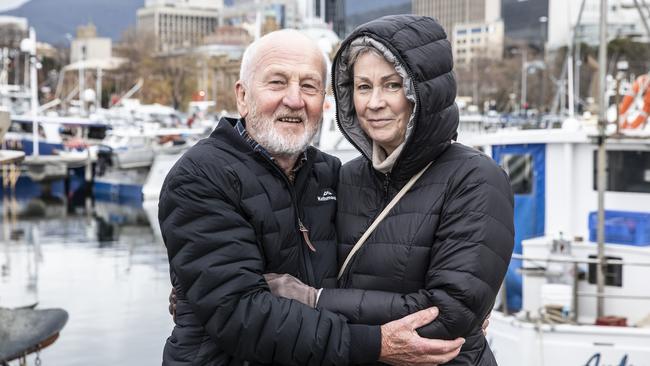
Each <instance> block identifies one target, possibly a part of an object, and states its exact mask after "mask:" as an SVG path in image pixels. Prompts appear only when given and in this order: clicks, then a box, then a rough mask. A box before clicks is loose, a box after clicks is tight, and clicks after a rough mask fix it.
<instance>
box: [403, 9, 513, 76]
mask: <svg viewBox="0 0 650 366" xmlns="http://www.w3.org/2000/svg"><path fill="white" fill-rule="evenodd" d="M412 7H413V13H414V14H418V15H427V16H430V17H433V18H436V19H437V20H438V21H439V22H440V24H441V25H442V26H443V27H444V28H445V30H446V31H447V35H448V37H449V40H450V42H451V44H452V49H453V51H454V59H455V63H456V64H457V65H458V66H466V65H470V64H472V62H473V61H474V60H476V59H478V58H482V59H492V60H499V59H501V58H502V56H503V37H504V26H503V21H502V20H501V3H500V0H413V2H412Z"/></svg>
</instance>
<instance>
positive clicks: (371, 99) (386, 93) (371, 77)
mask: <svg viewBox="0 0 650 366" xmlns="http://www.w3.org/2000/svg"><path fill="white" fill-rule="evenodd" d="M353 72H354V84H353V88H354V92H353V99H354V108H355V110H356V112H357V118H358V119H359V124H360V125H361V129H363V131H364V132H365V133H366V134H367V135H368V136H369V137H370V138H371V139H372V140H373V141H375V142H376V143H377V144H379V146H381V147H382V148H383V149H384V150H386V153H388V154H390V153H392V152H393V150H395V148H397V147H398V146H399V145H400V144H401V143H402V142H403V141H404V136H405V134H406V124H407V123H408V120H409V117H410V116H411V112H412V111H413V106H412V104H411V103H410V102H409V100H408V99H406V96H405V95H404V86H403V80H402V77H401V76H400V75H399V74H398V73H397V71H395V68H394V67H393V65H392V64H391V63H389V62H388V61H386V59H384V57H383V56H379V55H377V54H375V53H373V52H366V53H364V54H362V55H360V56H359V58H358V59H357V62H356V63H355V64H354V70H353Z"/></svg>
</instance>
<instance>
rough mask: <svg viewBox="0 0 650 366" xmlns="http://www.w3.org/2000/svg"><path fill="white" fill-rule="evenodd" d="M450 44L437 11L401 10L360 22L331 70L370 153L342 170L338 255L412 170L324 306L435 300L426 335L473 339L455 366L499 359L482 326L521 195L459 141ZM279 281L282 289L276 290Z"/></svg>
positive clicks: (384, 308) (355, 311)
mask: <svg viewBox="0 0 650 366" xmlns="http://www.w3.org/2000/svg"><path fill="white" fill-rule="evenodd" d="M452 68H453V60H452V53H451V46H450V44H449V41H448V40H447V37H446V34H445V31H444V30H443V28H442V27H441V26H440V25H439V24H438V23H437V22H436V21H435V20H433V19H431V18H428V17H419V16H410V15H399V16H388V17H384V18H380V19H377V20H374V21H372V22H369V23H367V24H364V25H362V26H360V27H359V28H357V29H356V30H355V31H354V32H353V33H352V34H351V35H350V36H349V37H347V38H346V40H345V41H344V42H343V44H342V46H341V48H340V50H339V51H338V53H337V55H336V57H335V59H334V64H333V66H332V73H333V88H334V95H335V98H336V102H337V118H338V123H339V128H340V129H341V131H342V132H343V134H344V135H345V136H346V138H347V139H348V140H349V141H350V142H351V143H352V144H353V145H354V146H355V147H356V148H357V149H358V150H359V151H360V152H361V154H362V156H361V157H359V158H357V159H355V160H353V161H351V162H349V163H347V164H346V165H344V166H343V167H342V169H341V176H340V180H339V186H338V200H337V201H338V211H337V232H338V241H339V247H338V259H339V265H341V264H343V263H344V262H345V260H346V257H347V256H348V254H349V253H350V251H351V249H352V247H353V246H354V244H355V243H356V242H357V240H359V238H360V237H361V236H362V235H363V233H364V232H365V231H366V229H367V228H368V227H369V226H370V224H371V223H372V222H373V221H374V219H375V217H376V216H377V215H379V213H380V212H381V211H382V210H383V208H384V207H385V206H386V205H387V204H388V203H389V202H390V201H391V200H392V198H393V197H394V196H395V195H396V194H397V192H399V190H400V189H401V188H402V187H403V186H404V185H405V184H406V183H407V182H408V181H409V180H410V178H411V177H412V176H414V175H415V174H417V173H418V172H419V171H421V170H422V169H423V168H424V167H425V166H427V164H429V163H430V162H432V164H431V165H430V166H429V167H428V169H427V170H425V171H424V173H423V175H422V176H421V177H420V178H419V180H417V182H416V183H415V185H414V186H413V187H412V188H411V189H410V190H409V191H408V192H407V193H406V195H405V196H404V197H402V199H401V200H400V201H399V202H398V203H397V205H396V206H395V207H393V208H392V210H391V211H390V212H389V214H388V216H386V218H385V219H384V220H383V221H382V222H381V223H380V224H379V226H378V227H377V228H376V229H375V231H374V232H373V233H372V234H371V235H370V236H369V238H368V240H367V241H366V242H365V244H364V245H363V246H362V247H361V249H360V250H359V251H358V252H357V253H356V254H355V255H354V256H353V257H352V259H351V261H350V263H349V265H348V266H347V267H346V268H345V269H344V271H343V273H342V277H341V279H340V283H339V285H340V287H341V288H340V289H323V291H322V292H321V293H320V296H319V298H318V303H317V307H319V308H326V309H328V310H333V311H335V312H338V313H340V314H343V315H345V316H346V317H347V318H348V319H349V320H350V321H351V322H353V323H363V324H384V323H386V322H388V321H390V320H394V319H398V318H400V317H402V316H405V315H407V314H409V313H413V312H415V311H417V310H421V309H424V308H427V307H430V306H437V307H438V308H439V310H440V315H439V316H438V318H437V319H436V320H435V321H434V322H432V323H431V324H429V325H427V326H425V327H422V328H420V329H419V330H418V332H419V333H420V334H421V335H422V336H425V337H428V338H436V339H454V338H456V337H465V338H466V343H465V344H464V345H463V348H462V350H461V353H460V354H459V356H458V357H457V358H456V359H454V360H453V361H452V362H451V363H450V364H453V365H496V361H495V359H494V356H493V355H492V352H491V351H490V348H489V346H488V344H487V341H486V339H485V337H484V335H483V333H482V331H481V324H482V322H483V319H485V318H486V316H487V315H488V314H489V313H490V310H491V309H492V306H493V303H494V299H495V297H496V295H497V292H498V290H499V287H500V285H501V282H502V281H503V278H504V276H505V273H506V270H507V268H508V263H509V261H510V256H511V253H512V248H513V243H514V228H513V195H512V191H511V189H510V185H509V181H508V177H507V175H506V174H505V172H504V171H503V170H502V169H500V168H499V167H498V166H497V165H496V164H495V163H494V161H493V160H492V159H490V158H489V157H487V156H486V155H484V154H482V153H480V152H478V151H476V150H474V149H472V148H469V147H466V146H463V145H462V144H459V143H454V140H455V138H456V135H457V133H456V129H457V127H458V110H457V108H456V106H455V104H454V100H455V97H456V82H455V79H454V75H453V72H452ZM271 287H272V288H273V286H271Z"/></svg>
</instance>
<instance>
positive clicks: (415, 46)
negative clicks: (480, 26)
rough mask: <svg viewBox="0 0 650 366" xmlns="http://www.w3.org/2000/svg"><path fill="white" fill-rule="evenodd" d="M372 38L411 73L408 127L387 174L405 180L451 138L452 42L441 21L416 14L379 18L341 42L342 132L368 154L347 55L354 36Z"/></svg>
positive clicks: (454, 114)
mask: <svg viewBox="0 0 650 366" xmlns="http://www.w3.org/2000/svg"><path fill="white" fill-rule="evenodd" d="M360 37H368V38H371V39H373V40H375V41H377V42H379V43H381V44H382V45H383V46H385V47H386V49H387V50H388V51H390V52H391V53H392V54H393V55H395V57H396V59H397V61H398V62H399V63H401V64H402V65H403V66H404V68H405V69H406V71H407V73H408V75H409V76H410V78H411V80H412V83H413V86H414V90H415V94H416V103H415V104H416V106H417V108H415V110H414V114H415V115H414V116H413V117H414V118H413V123H414V125H413V129H412V130H411V133H410V134H408V135H407V138H406V143H405V146H404V149H403V151H402V152H401V154H400V156H399V158H398V160H397V162H396V163H395V165H394V167H393V170H392V172H391V175H392V177H393V179H394V180H395V181H405V180H408V179H409V178H410V177H411V176H412V175H413V174H415V173H416V172H417V171H419V170H420V169H421V168H422V167H424V166H425V165H426V164H427V163H428V162H430V161H432V160H435V159H436V158H437V157H438V156H439V155H440V154H441V153H442V152H443V151H444V150H445V149H446V148H447V147H448V146H449V145H450V144H451V141H452V140H453V139H455V138H456V135H457V132H456V130H457V128H458V108H457V107H456V105H455V103H454V101H455V99H456V80H455V77H454V74H453V71H452V70H453V57H452V52H451V44H450V43H449V40H447V34H446V33H445V30H444V29H443V28H442V26H441V25H440V24H439V23H438V22H437V21H436V20H434V19H433V18H429V17H422V16H415V15H391V16H386V17H382V18H379V19H376V20H373V21H371V22H368V23H366V24H363V25H361V26H359V27H358V28H357V29H355V30H354V31H353V32H352V33H351V34H350V35H349V36H348V37H347V38H346V39H345V40H344V41H343V43H342V44H341V48H340V49H339V51H338V52H337V54H336V56H335V57H334V62H333V64H332V78H333V80H332V85H333V89H334V97H335V99H336V106H337V110H336V115H337V121H338V125H339V128H340V129H341V131H342V132H343V135H344V136H345V137H346V138H347V139H348V140H349V141H350V142H351V143H352V144H353V145H354V146H355V147H356V148H357V150H359V151H360V152H361V153H362V154H363V155H364V156H365V157H366V158H367V159H370V158H371V156H370V155H369V150H368V149H369V147H368V145H369V141H370V140H369V139H368V137H367V136H366V135H365V134H364V133H363V132H362V131H361V129H360V127H359V124H358V121H357V118H356V114H355V111H354V104H353V103H352V80H351V78H350V72H349V71H348V69H349V67H348V65H347V54H348V51H349V47H350V44H351V42H352V41H353V40H355V39H357V38H360Z"/></svg>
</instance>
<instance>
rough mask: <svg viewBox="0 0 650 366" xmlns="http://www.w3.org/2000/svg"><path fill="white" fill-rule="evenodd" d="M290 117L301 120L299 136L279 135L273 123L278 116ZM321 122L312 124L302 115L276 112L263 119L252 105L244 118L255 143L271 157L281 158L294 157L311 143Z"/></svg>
mask: <svg viewBox="0 0 650 366" xmlns="http://www.w3.org/2000/svg"><path fill="white" fill-rule="evenodd" d="M286 115H291V116H294V117H298V116H300V118H302V120H303V122H302V123H303V125H304V127H305V128H304V130H303V133H302V134H300V135H293V134H289V133H281V132H280V131H278V130H277V129H276V128H275V121H276V120H277V118H278V117H279V116H286ZM321 122H322V117H321V121H318V123H312V122H311V121H308V120H307V116H306V115H305V114H304V113H300V114H298V115H297V114H296V113H295V112H293V113H292V112H282V111H280V112H279V113H278V112H276V113H275V114H274V115H273V116H272V117H271V118H268V119H265V118H263V117H261V116H258V115H257V108H256V107H255V104H254V103H253V104H252V107H251V110H250V113H249V114H248V116H246V124H247V126H248V127H247V130H249V132H250V131H254V134H255V136H252V135H251V137H253V138H254V139H255V141H256V142H257V143H258V144H260V145H261V146H262V147H264V148H265V149H266V150H267V151H268V152H269V154H271V155H282V156H296V155H298V154H300V153H302V152H303V151H305V149H307V146H309V144H310V143H311V140H312V139H313V138H314V135H316V132H318V126H320V124H321Z"/></svg>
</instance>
